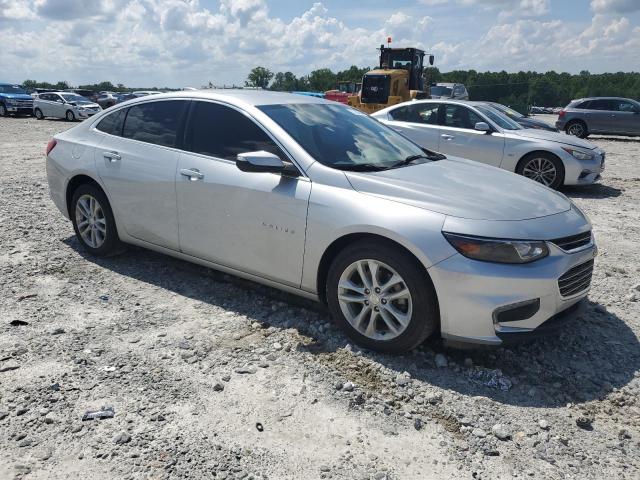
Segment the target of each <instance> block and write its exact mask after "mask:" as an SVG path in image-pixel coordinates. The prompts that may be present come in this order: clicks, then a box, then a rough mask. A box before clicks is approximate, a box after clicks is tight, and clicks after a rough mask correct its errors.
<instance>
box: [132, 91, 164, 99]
mask: <svg viewBox="0 0 640 480" xmlns="http://www.w3.org/2000/svg"><path fill="white" fill-rule="evenodd" d="M131 93H132V94H133V95H134V96H135V97H146V96H147V95H158V94H159V93H162V92H158V91H156V90H138V91H136V92H131Z"/></svg>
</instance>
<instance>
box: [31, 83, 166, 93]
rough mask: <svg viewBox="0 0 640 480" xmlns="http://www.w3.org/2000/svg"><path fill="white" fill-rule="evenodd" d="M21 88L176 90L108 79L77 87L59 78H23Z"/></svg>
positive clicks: (97, 90) (120, 90)
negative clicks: (136, 85) (41, 80)
mask: <svg viewBox="0 0 640 480" xmlns="http://www.w3.org/2000/svg"><path fill="white" fill-rule="evenodd" d="M22 88H24V89H25V90H33V89H35V88H46V89H47V90H69V89H71V88H77V89H80V90H92V91H94V92H134V91H136V90H162V91H169V90H176V89H175V88H168V87H165V88H157V87H135V88H134V87H125V86H124V85H123V84H122V83H118V84H117V85H114V84H113V83H111V82H109V81H104V82H98V83H90V84H86V85H78V86H77V87H71V86H70V85H69V82H67V81H66V80H61V81H58V82H56V83H50V82H38V81H37V80H25V81H24V82H22Z"/></svg>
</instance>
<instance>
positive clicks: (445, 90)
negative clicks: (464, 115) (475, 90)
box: [429, 83, 469, 100]
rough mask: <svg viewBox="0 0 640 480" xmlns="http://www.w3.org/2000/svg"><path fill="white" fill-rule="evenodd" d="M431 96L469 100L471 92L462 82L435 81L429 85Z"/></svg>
mask: <svg viewBox="0 0 640 480" xmlns="http://www.w3.org/2000/svg"><path fill="white" fill-rule="evenodd" d="M429 94H430V95H431V98H452V99H454V98H455V99H458V100H468V99H469V92H468V91H467V87H465V86H464V85H463V84H462V83H435V84H433V85H431V87H429Z"/></svg>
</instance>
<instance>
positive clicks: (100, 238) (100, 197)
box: [69, 184, 122, 256]
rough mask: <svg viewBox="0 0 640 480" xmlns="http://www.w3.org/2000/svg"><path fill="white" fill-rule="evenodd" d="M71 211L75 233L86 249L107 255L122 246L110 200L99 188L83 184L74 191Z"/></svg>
mask: <svg viewBox="0 0 640 480" xmlns="http://www.w3.org/2000/svg"><path fill="white" fill-rule="evenodd" d="M69 213H70V215H71V220H72V222H73V229H74V231H75V232H76V237H77V238H78V241H79V242H80V244H81V245H82V247H83V248H84V249H85V250H86V251H88V252H89V253H91V254H93V255H97V256H105V255H111V254H113V253H117V252H118V251H119V250H120V249H121V247H122V245H121V242H120V239H119V238H118V230H117V229H116V222H115V220H114V218H113V212H112V211H111V206H110V205H109V200H107V197H106V195H105V194H104V192H103V191H102V190H101V189H100V188H98V187H97V186H95V185H91V184H85V185H80V186H79V187H78V188H77V189H76V191H75V192H73V197H72V201H71V208H70V212H69Z"/></svg>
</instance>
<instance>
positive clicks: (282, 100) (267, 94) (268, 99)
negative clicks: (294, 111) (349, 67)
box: [139, 89, 340, 106]
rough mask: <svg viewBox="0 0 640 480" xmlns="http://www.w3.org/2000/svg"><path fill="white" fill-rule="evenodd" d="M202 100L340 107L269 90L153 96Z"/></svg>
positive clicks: (243, 103)
mask: <svg viewBox="0 0 640 480" xmlns="http://www.w3.org/2000/svg"><path fill="white" fill-rule="evenodd" d="M180 97H184V98H192V99H193V98H201V99H203V100H207V99H208V100H220V101H224V102H227V103H231V104H236V105H243V106H257V105H280V104H295V103H323V104H327V105H340V104H339V103H338V102H333V101H331V100H325V99H323V98H316V97H311V96H307V95H297V94H294V93H288V92H272V91H269V90H244V89H228V90H227V89H203V90H186V91H180V92H168V93H160V94H158V95H153V100H154V101H155V100H160V99H162V98H180ZM139 101H140V102H144V101H150V98H149V97H140V98H139Z"/></svg>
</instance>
